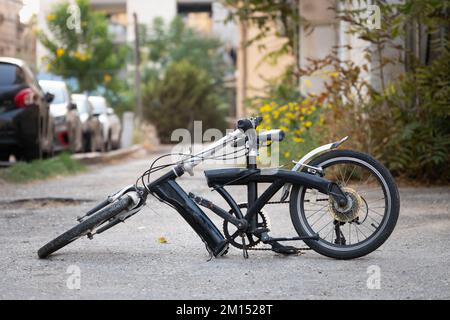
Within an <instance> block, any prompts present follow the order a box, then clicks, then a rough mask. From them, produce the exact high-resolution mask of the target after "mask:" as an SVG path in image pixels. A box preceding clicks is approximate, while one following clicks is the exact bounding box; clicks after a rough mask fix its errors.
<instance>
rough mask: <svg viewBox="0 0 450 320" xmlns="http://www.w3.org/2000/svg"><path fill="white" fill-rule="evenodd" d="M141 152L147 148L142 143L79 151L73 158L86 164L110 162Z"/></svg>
mask: <svg viewBox="0 0 450 320" xmlns="http://www.w3.org/2000/svg"><path fill="white" fill-rule="evenodd" d="M139 152H142V153H143V152H145V149H144V148H143V147H141V146H140V145H134V146H131V147H129V148H124V149H119V150H114V151H109V152H104V153H102V152H89V153H78V154H73V155H72V159H75V160H77V161H80V162H81V163H84V164H98V163H103V162H108V161H112V160H119V159H123V158H126V157H129V156H131V155H134V154H137V153H139Z"/></svg>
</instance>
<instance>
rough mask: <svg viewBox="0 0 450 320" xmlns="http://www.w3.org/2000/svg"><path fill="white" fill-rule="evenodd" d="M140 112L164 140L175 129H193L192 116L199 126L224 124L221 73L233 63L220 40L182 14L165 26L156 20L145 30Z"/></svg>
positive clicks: (209, 126)
mask: <svg viewBox="0 0 450 320" xmlns="http://www.w3.org/2000/svg"><path fill="white" fill-rule="evenodd" d="M142 37H143V41H144V46H145V47H146V48H147V49H148V55H147V56H144V61H143V63H144V65H145V66H146V67H145V69H144V70H143V79H144V82H145V87H144V90H143V105H144V116H145V118H146V119H148V120H150V121H151V122H152V123H154V124H155V126H156V127H157V129H158V134H159V137H160V140H161V141H162V142H170V136H171V133H172V131H173V130H175V129H178V128H189V129H191V127H192V125H193V121H194V120H201V121H203V128H204V129H207V128H218V129H220V130H223V129H224V128H225V127H226V124H225V120H224V118H225V116H226V110H227V108H228V106H227V104H226V93H225V91H224V90H225V86H224V83H223V81H224V78H225V76H226V74H227V72H228V71H230V70H231V69H232V68H231V65H230V64H228V63H226V62H225V61H224V58H223V52H222V50H223V46H222V43H221V42H220V41H219V40H218V39H216V38H213V37H210V36H206V35H203V34H200V33H198V32H196V31H195V30H193V29H190V28H188V27H186V26H185V24H184V23H183V21H182V20H181V19H180V18H175V19H174V20H173V21H172V22H171V23H170V24H169V25H166V24H165V23H164V21H163V20H162V19H161V18H157V19H155V20H154V22H153V25H152V27H151V29H150V30H148V31H147V30H145V32H144V33H143V36H142Z"/></svg>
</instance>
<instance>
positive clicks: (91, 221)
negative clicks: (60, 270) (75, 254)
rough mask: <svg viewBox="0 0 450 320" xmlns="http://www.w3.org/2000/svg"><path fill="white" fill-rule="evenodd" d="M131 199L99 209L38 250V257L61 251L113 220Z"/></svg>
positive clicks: (124, 198)
mask: <svg viewBox="0 0 450 320" xmlns="http://www.w3.org/2000/svg"><path fill="white" fill-rule="evenodd" d="M131 201H132V200H131V198H130V197H128V196H123V197H122V198H120V199H119V200H117V201H115V202H113V203H111V204H110V205H108V206H106V207H105V208H103V209H101V210H100V211H98V212H97V213H94V215H92V216H91V217H89V218H88V219H86V220H84V221H83V222H81V223H79V224H78V225H76V226H75V227H73V228H72V229H70V230H68V231H66V232H64V233H63V234H61V235H60V236H58V237H57V238H55V239H53V240H52V241H50V242H49V243H47V244H46V245H44V246H43V247H42V248H40V249H39V250H38V257H39V258H40V259H44V258H46V257H48V256H49V255H50V254H52V253H53V252H55V251H57V250H59V249H61V248H62V247H64V246H66V245H68V244H69V243H71V242H73V241H75V240H76V239H78V238H79V237H81V236H83V235H85V234H86V233H87V232H88V231H90V230H92V229H94V228H95V227H97V226H99V225H100V224H102V223H104V222H105V221H107V220H109V219H111V218H113V217H114V216H116V215H117V214H119V213H121V212H122V211H123V210H125V209H126V208H128V207H129V205H130V204H131Z"/></svg>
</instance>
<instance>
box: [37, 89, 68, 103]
mask: <svg viewBox="0 0 450 320" xmlns="http://www.w3.org/2000/svg"><path fill="white" fill-rule="evenodd" d="M41 87H42V89H43V90H44V92H50V93H51V94H53V95H54V96H55V97H54V98H53V100H52V104H57V103H67V102H68V100H69V97H68V96H67V91H66V90H65V89H64V87H59V86H58V87H54V86H45V85H41Z"/></svg>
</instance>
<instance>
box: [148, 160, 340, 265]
mask: <svg viewBox="0 0 450 320" xmlns="http://www.w3.org/2000/svg"><path fill="white" fill-rule="evenodd" d="M183 174H184V169H183V167H182V166H176V167H174V168H173V169H172V170H171V171H169V172H168V173H166V174H164V175H163V176H161V177H160V178H158V179H156V180H155V181H153V182H151V183H150V184H148V185H147V189H148V190H149V191H150V192H151V193H153V194H155V195H156V196H157V197H158V198H159V199H160V200H161V201H163V202H165V203H168V204H169V205H171V206H172V207H173V208H175V209H176V210H177V211H178V212H179V213H180V214H181V216H182V217H183V218H184V219H185V220H186V221H187V222H188V224H189V225H190V226H191V227H192V228H193V229H194V231H195V232H196V233H197V234H198V235H199V236H200V238H201V239H202V240H203V242H204V243H205V244H206V247H207V249H208V251H210V252H211V253H212V254H213V255H214V256H218V255H221V254H222V253H223V252H224V251H225V250H226V249H227V248H228V242H227V240H226V239H225V238H224V236H223V234H222V233H221V232H220V231H219V229H218V228H217V227H216V226H215V225H214V223H213V222H212V221H211V220H210V219H209V218H208V216H207V215H206V214H205V213H204V212H203V210H202V209H200V207H199V206H198V205H197V203H196V202H195V201H194V200H193V199H192V197H190V196H189V195H188V194H187V193H186V192H185V191H184V190H183V189H182V188H181V187H180V185H179V184H178V183H176V181H175V180H176V179H177V178H178V177H180V176H182V175H183ZM205 175H206V178H207V181H208V185H209V186H210V187H212V188H214V189H215V190H216V191H217V192H218V193H219V194H220V195H221V196H222V197H223V198H224V200H225V201H226V202H227V204H228V205H229V206H230V207H231V209H232V210H233V211H234V212H235V217H237V218H238V219H243V218H244V219H245V220H246V221H247V222H248V230H247V232H252V231H254V230H255V228H256V219H257V214H258V212H259V211H261V209H262V208H263V207H264V206H265V205H266V203H267V202H268V201H269V200H270V199H271V198H272V197H273V196H274V195H275V193H277V192H278V191H279V190H280V189H281V188H282V187H283V186H284V185H285V184H286V183H290V184H292V185H302V186H305V187H307V188H312V189H316V190H318V191H319V192H321V193H324V194H327V195H330V196H331V197H333V198H334V199H335V200H336V201H338V202H339V201H342V200H343V199H345V201H346V197H345V194H344V193H343V192H342V190H341V189H340V187H339V186H338V185H337V184H336V183H334V182H331V181H329V180H327V179H325V178H322V177H319V176H316V175H312V174H309V173H304V172H297V171H291V170H285V169H262V170H260V169H257V168H256V166H254V167H253V166H248V167H247V168H227V169H216V170H207V171H205ZM258 183H271V184H270V185H269V187H268V188H267V189H266V190H265V191H264V192H263V193H262V194H261V195H260V196H258V191H257V186H258ZM226 185H246V186H247V198H248V207H247V213H246V214H245V216H244V215H243V214H242V212H241V210H240V208H239V206H238V204H237V203H236V202H235V201H234V199H233V198H232V196H231V195H230V194H229V193H228V192H227V191H226V190H225V189H224V187H225V186H226ZM341 203H342V202H341ZM221 211H223V213H222V214H221V216H222V218H224V219H225V220H227V221H230V222H232V221H231V220H236V219H235V217H233V216H232V215H231V214H228V213H227V212H226V211H224V210H221ZM227 215H229V216H230V218H227ZM232 223H233V222H232ZM299 239H300V238H299ZM299 239H298V240H299Z"/></svg>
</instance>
